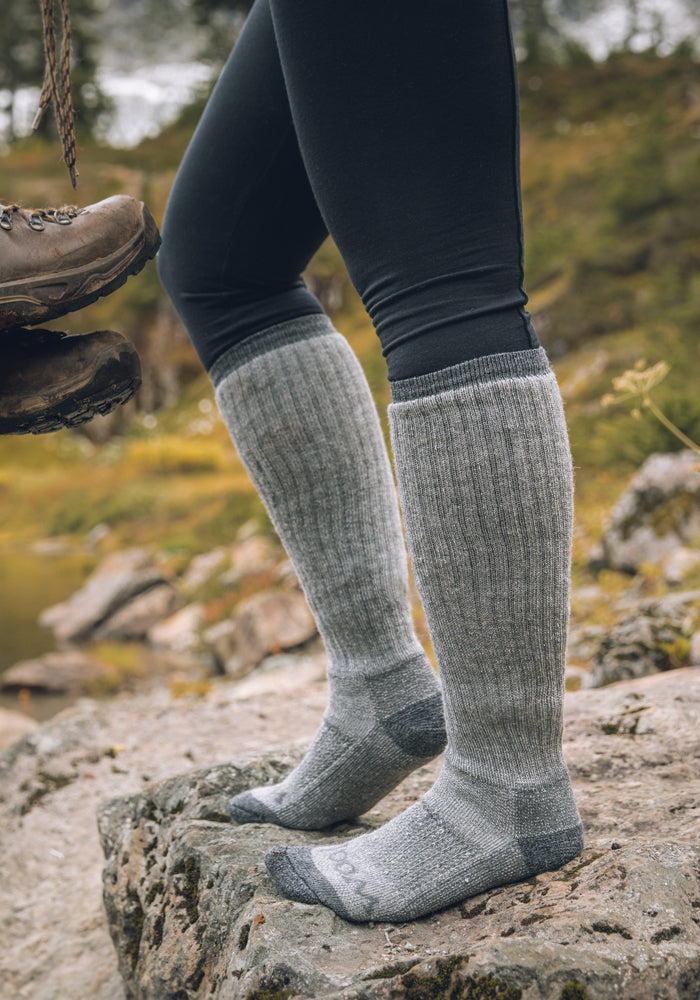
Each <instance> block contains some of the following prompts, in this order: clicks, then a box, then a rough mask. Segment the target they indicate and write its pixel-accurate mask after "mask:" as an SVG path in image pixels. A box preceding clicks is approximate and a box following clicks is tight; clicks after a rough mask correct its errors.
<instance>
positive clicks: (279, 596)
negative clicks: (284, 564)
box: [231, 590, 317, 666]
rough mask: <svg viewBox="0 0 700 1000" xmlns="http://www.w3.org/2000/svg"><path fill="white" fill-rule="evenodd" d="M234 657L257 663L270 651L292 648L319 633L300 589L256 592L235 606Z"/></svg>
mask: <svg viewBox="0 0 700 1000" xmlns="http://www.w3.org/2000/svg"><path fill="white" fill-rule="evenodd" d="M233 623H234V626H235V632H234V633H233V636H232V638H233V641H232V645H231V657H235V658H237V660H238V662H239V663H240V664H244V665H246V664H250V665H253V666H254V665H256V664H258V663H260V662H261V661H262V660H263V659H264V658H265V657H266V656H267V655H268V653H278V652H279V651H280V650H283V649H293V648H294V647H295V646H300V645H301V644H302V643H304V642H307V641H308V640H309V639H311V638H312V637H313V636H314V635H316V631H317V630H316V622H315V621H314V618H313V615H312V614H311V611H310V610H309V606H308V604H307V603H306V598H305V597H304V595H303V594H302V593H301V592H300V591H297V590H292V591H284V592H282V593H275V592H266V593H262V594H255V595H254V596H253V597H250V598H248V600H246V601H243V602H242V603H241V604H239V605H238V607H237V608H236V613H235V615H234V617H233Z"/></svg>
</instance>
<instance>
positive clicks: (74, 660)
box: [0, 649, 109, 694]
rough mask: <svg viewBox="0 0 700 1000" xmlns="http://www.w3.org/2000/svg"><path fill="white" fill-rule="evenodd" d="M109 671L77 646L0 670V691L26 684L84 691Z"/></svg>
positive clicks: (58, 691)
mask: <svg viewBox="0 0 700 1000" xmlns="http://www.w3.org/2000/svg"><path fill="white" fill-rule="evenodd" d="M108 674H109V668H108V667H106V666H105V665H104V663H100V662H98V661H97V660H93V659H92V658H91V657H89V656H86V655H85V654H84V653H81V652H80V650H78V649H67V650H62V651H60V652H56V653H46V654H44V656H39V657H37V658H36V659H34V660H21V661H20V662H19V663H15V665H14V666H13V667H10V668H9V670H6V671H5V672H4V673H3V674H2V684H1V685H0V686H1V687H2V690H3V691H16V690H18V689H19V688H28V689H29V690H30V691H42V692H44V693H50V694H63V693H65V692H72V693H77V692H86V691H89V690H90V688H91V687H93V686H94V685H96V684H99V682H100V681H101V680H103V679H104V678H105V677H107V675H108Z"/></svg>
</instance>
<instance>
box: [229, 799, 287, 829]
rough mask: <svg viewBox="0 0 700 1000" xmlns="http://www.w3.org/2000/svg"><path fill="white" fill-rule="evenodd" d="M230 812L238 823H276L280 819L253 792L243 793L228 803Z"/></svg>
mask: <svg viewBox="0 0 700 1000" xmlns="http://www.w3.org/2000/svg"><path fill="white" fill-rule="evenodd" d="M228 811H229V813H230V815H231V819H233V820H235V822H236V823H276V824H278V825H279V819H278V817H277V815H276V813H274V812H273V811H272V809H268V807H267V806H266V805H264V804H263V803H262V802H259V801H258V799H256V798H255V796H254V795H253V793H252V792H241V793H240V795H234V797H233V798H232V799H229V801H228Z"/></svg>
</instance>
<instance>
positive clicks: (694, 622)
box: [577, 591, 700, 687]
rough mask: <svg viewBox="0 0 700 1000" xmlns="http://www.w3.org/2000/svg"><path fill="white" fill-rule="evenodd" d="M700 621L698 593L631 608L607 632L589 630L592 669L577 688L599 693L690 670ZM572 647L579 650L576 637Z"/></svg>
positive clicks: (644, 603)
mask: <svg viewBox="0 0 700 1000" xmlns="http://www.w3.org/2000/svg"><path fill="white" fill-rule="evenodd" d="M699 620H700V593H698V592H697V591H689V592H687V593H686V594H683V593H680V594H675V595H673V596H670V597H666V598H661V599H646V600H642V601H638V602H635V603H634V604H633V605H632V607H628V608H627V609H626V610H622V611H621V617H620V620H619V621H618V622H617V623H616V624H615V625H614V626H613V627H612V628H610V629H607V630H605V629H601V628H600V626H598V627H597V628H596V629H594V630H592V631H593V638H594V644H593V645H594V649H593V651H592V656H591V660H590V662H591V668H590V670H588V671H586V672H585V673H583V674H582V675H581V683H582V686H583V687H601V686H602V685H604V684H612V683H614V682H615V681H621V680H629V679H631V678H634V677H646V676H647V675H649V674H656V673H659V672H660V671H663V670H673V669H675V668H678V667H684V666H687V665H689V664H691V663H692V662H693V657H694V656H695V651H694V649H693V645H692V643H693V637H694V633H695V631H696V628H697V626H698V622H699ZM577 641H578V643H579V645H580V644H581V636H580V635H579V637H578V640H577Z"/></svg>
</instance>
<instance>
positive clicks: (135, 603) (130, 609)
mask: <svg viewBox="0 0 700 1000" xmlns="http://www.w3.org/2000/svg"><path fill="white" fill-rule="evenodd" d="M180 603H181V601H180V598H179V596H178V593H177V591H176V590H175V588H174V587H173V586H172V585H171V584H169V583H157V584H155V586H153V587H150V588H149V589H148V590H146V591H145V592H142V593H140V594H137V595H136V596H135V597H132V598H131V600H129V601H127V602H126V604H123V605H122V606H121V607H120V608H119V609H118V610H117V611H116V612H115V613H114V614H113V615H111V616H110V617H109V618H108V619H107V620H106V621H104V622H102V624H101V625H100V626H99V627H98V628H97V629H96V630H95V633H94V638H95V639H96V640H98V641H99V640H102V639H112V640H121V641H133V640H135V639H145V637H146V635H147V633H148V630H149V629H150V628H152V627H153V626H154V625H156V624H157V623H158V622H159V621H162V620H163V619H164V618H169V617H170V615H173V614H174V613H175V612H176V611H177V609H178V608H179V607H180Z"/></svg>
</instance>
